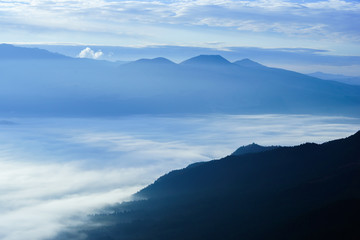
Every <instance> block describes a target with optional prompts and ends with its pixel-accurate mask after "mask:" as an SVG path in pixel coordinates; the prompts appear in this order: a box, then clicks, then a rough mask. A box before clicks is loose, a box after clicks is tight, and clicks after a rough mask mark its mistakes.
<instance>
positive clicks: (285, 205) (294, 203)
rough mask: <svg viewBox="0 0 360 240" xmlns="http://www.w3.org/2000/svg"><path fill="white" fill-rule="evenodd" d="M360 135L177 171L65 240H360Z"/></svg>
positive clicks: (280, 148) (284, 148)
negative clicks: (84, 239) (81, 237)
mask: <svg viewBox="0 0 360 240" xmlns="http://www.w3.org/2000/svg"><path fill="white" fill-rule="evenodd" d="M359 146H360V132H357V133H356V134H355V135H352V136H350V137H348V138H344V139H339V140H335V141H330V142H326V143H323V144H315V143H305V144H302V145H299V146H295V147H277V148H275V149H272V150H267V151H262V152H253V153H247V154H246V153H244V154H241V155H231V156H227V157H225V158H223V159H220V160H214V161H210V162H204V163H201V164H198V165H193V166H192V167H187V168H184V169H181V170H176V171H172V172H170V173H168V174H166V175H164V176H162V177H160V178H159V179H158V180H157V181H155V182H154V183H153V184H151V185H149V186H148V187H146V188H144V189H143V190H141V191H139V192H138V193H137V194H136V195H135V199H138V200H135V201H132V202H126V203H123V204H120V205H118V206H114V207H112V208H109V209H108V211H109V212H110V213H109V214H102V215H95V216H94V217H93V218H92V222H91V223H90V224H89V225H88V226H85V227H83V228H81V229H80V230H79V229H78V230H79V232H77V233H74V234H71V233H64V234H63V235H61V236H59V237H58V239H74V238H75V239H76V238H77V237H78V236H79V235H77V234H80V235H81V236H84V234H85V235H86V236H87V237H88V238H87V239H90V240H92V239H94V240H95V239H108V240H115V239H127V240H128V239H132V240H138V239H141V240H150V239H151V240H155V239H156V240H162V239H163V240H165V239H174V240H177V239H182V240H184V239H223V240H228V239H244V240H248V239H253V240H257V239H259V240H260V239H274V240H275V239H284V240H285V239H299V240H300V239H314V240H315V239H359V237H360V229H359V227H358V226H359V224H360V219H359V217H358V216H359V214H360V207H359V206H360V158H359V156H360V147H359Z"/></svg>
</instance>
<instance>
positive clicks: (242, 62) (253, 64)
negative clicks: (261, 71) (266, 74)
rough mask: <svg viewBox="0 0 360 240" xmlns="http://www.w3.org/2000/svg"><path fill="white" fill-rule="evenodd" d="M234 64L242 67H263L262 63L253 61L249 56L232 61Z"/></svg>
mask: <svg viewBox="0 0 360 240" xmlns="http://www.w3.org/2000/svg"><path fill="white" fill-rule="evenodd" d="M234 64H236V65H239V66H242V67H265V66H264V65H262V64H260V63H257V62H254V61H252V60H250V59H249V58H244V59H242V60H239V61H236V62H234Z"/></svg>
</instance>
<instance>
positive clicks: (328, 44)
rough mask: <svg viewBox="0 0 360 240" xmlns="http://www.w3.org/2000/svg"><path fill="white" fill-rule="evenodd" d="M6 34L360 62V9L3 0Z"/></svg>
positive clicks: (327, 3) (221, 1)
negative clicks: (283, 52)
mask: <svg viewBox="0 0 360 240" xmlns="http://www.w3.org/2000/svg"><path fill="white" fill-rule="evenodd" d="M0 29H1V33H0V41H1V42H7V43H15V42H21V43H53V44H54V43H68V44H69V43H70V44H75V43H76V44H85V45H89V44H94V45H112V46H148V45H175V46H196V47H217V48H225V47H229V46H232V47H234V46H247V47H249V46H250V47H262V48H284V47H286V48H289V47H291V48H292V47H296V48H299V47H302V48H315V49H326V50H329V51H332V52H333V53H336V54H338V55H349V54H350V55H360V47H359V44H360V34H359V32H360V2H359V1H350V0H347V1H345V0H320V1H316V0H310V1H303V0H296V1H294V0H291V1H289V0H254V1H253V0H252V1H242V0H211V1H210V0H185V1H177V0H156V1H153V0H128V1H114V0H71V1H68V0H53V1H50V0H22V1H0Z"/></svg>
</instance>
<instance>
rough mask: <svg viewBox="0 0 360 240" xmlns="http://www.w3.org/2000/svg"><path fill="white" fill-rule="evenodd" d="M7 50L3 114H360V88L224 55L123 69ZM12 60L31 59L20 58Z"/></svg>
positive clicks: (0, 97)
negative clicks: (228, 58)
mask: <svg viewBox="0 0 360 240" xmlns="http://www.w3.org/2000/svg"><path fill="white" fill-rule="evenodd" d="M3 47H4V46H3ZM5 48H7V49H10V50H8V51H7V55H3V57H2V60H1V62H0V79H1V82H0V113H1V114H2V116H90V117H98V116H120V115H127V114H193V113H195V114H214V113H216V114H218V113H220V114H272V113H280V114H324V115H325V114H326V115H346V116H360V87H359V86H350V85H347V84H341V83H338V82H333V81H324V80H320V79H318V78H314V77H310V76H307V75H304V74H300V73H296V72H292V71H287V70H284V69H275V68H269V67H266V66H262V65H261V66H259V64H257V63H255V62H252V61H251V60H242V61H240V62H239V61H238V62H235V63H230V62H229V61H228V60H226V59H224V58H223V57H221V56H218V55H200V56H197V57H194V58H191V59H189V60H187V61H184V62H183V63H180V64H175V63H173V62H171V61H170V60H167V59H165V58H155V59H142V60H138V61H135V62H131V63H125V64H123V63H116V62H115V63H114V62H107V61H99V60H92V59H79V58H67V57H61V56H58V55H56V54H54V55H53V54H52V53H49V52H47V51H40V50H37V49H29V48H20V47H12V46H7V45H6V46H5ZM11 51H12V54H11ZM39 51H40V52H41V53H43V54H44V57H40V56H42V55H41V54H40V53H39ZM30 53H31V54H30ZM8 55H9V56H10V55H14V56H15V55H18V56H20V55H21V56H28V57H22V58H17V59H16V60H14V59H13V58H11V57H6V56H8ZM45 55H46V56H49V57H48V58H45ZM50 56H53V57H54V58H53V59H51V58H50Z"/></svg>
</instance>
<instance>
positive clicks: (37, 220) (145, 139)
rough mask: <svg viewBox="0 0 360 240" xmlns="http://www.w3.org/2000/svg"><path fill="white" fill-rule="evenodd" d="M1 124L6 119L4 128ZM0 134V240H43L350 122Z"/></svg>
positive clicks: (258, 121)
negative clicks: (258, 149) (157, 187)
mask: <svg viewBox="0 0 360 240" xmlns="http://www.w3.org/2000/svg"><path fill="white" fill-rule="evenodd" d="M4 121H7V119H4ZM16 123H17V124H15V125H0V129H1V135H0V169H1V174H0V238H1V239H2V240H18V239H36V240H43V239H49V238H51V237H53V236H54V235H56V234H57V233H59V232H61V231H66V229H68V228H75V229H76V227H77V226H79V225H81V224H82V223H84V222H85V221H86V216H87V214H92V213H95V212H97V211H100V210H99V209H100V208H102V207H104V206H106V205H107V204H112V203H116V202H121V201H123V200H126V199H128V198H129V196H130V195H131V194H132V193H134V192H136V191H138V190H139V189H140V188H142V187H143V186H145V185H147V184H149V183H151V182H153V181H154V180H155V179H156V178H157V177H159V176H160V175H162V174H164V173H166V172H168V171H170V170H172V169H176V168H182V167H185V166H186V165H188V164H190V163H193V162H197V161H204V160H205V161H206V160H210V159H216V158H220V157H223V156H226V155H228V154H230V153H231V152H233V151H234V150H235V149H236V148H237V147H239V146H242V145H246V144H249V143H252V142H256V143H258V144H265V145H295V144H299V143H303V142H308V141H312V142H318V143H321V142H324V141H328V140H331V139H335V138H339V137H345V136H348V135H350V134H353V133H354V132H355V131H357V130H358V129H359V128H360V120H359V119H354V118H343V117H320V116H308V115H207V116H183V117H171V116H168V117H166V116H162V117H158V116H146V115H144V116H122V117H120V118H114V119H82V118H79V119H75V118H71V119H66V118H62V119H56V118H50V119H16Z"/></svg>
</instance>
